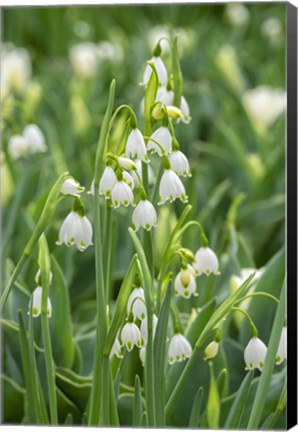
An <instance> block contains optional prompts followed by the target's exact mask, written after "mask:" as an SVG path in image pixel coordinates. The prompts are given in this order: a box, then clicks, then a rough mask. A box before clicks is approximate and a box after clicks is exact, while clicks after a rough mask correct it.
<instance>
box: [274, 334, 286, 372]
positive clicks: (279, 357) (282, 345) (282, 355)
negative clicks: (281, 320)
mask: <svg viewBox="0 0 298 432" xmlns="http://www.w3.org/2000/svg"><path fill="white" fill-rule="evenodd" d="M285 359H287V327H283V328H282V331H281V336H280V340H279V345H278V349H277V354H276V364H278V365H279V364H281V363H282V362H283V361H284V360H285Z"/></svg>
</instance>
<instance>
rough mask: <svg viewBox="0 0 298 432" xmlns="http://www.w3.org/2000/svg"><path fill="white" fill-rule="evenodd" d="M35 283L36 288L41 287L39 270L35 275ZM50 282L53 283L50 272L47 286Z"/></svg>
mask: <svg viewBox="0 0 298 432" xmlns="http://www.w3.org/2000/svg"><path fill="white" fill-rule="evenodd" d="M35 282H36V285H38V286H40V285H41V272H40V269H38V270H37V273H36V275H35ZM52 282H53V273H52V272H51V271H50V280H49V284H50V285H51V284H52Z"/></svg>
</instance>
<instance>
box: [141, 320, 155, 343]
mask: <svg viewBox="0 0 298 432" xmlns="http://www.w3.org/2000/svg"><path fill="white" fill-rule="evenodd" d="M157 322H158V318H157V316H156V315H155V314H153V315H152V338H153V339H154V336H155V332H156V327H157ZM140 330H141V335H142V338H143V340H144V343H145V345H146V343H147V340H148V318H147V316H146V317H145V318H144V319H143V321H142V322H141V327H140Z"/></svg>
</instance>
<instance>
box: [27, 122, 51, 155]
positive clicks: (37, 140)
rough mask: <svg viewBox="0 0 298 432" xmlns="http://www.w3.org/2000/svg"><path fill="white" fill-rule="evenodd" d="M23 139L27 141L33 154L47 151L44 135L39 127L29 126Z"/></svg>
mask: <svg viewBox="0 0 298 432" xmlns="http://www.w3.org/2000/svg"><path fill="white" fill-rule="evenodd" d="M23 137H24V138H25V139H26V140H27V142H28V146H29V149H30V152H31V153H39V152H45V151H46V150H47V146H46V142H45V137H44V134H43V133H42V131H41V130H40V129H39V127H38V126H37V125H35V124H29V125H27V126H26V127H25V129H24V130H23Z"/></svg>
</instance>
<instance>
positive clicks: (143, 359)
mask: <svg viewBox="0 0 298 432" xmlns="http://www.w3.org/2000/svg"><path fill="white" fill-rule="evenodd" d="M139 357H140V360H141V362H142V366H143V367H144V365H145V358H146V347H144V346H143V347H142V348H141V349H140V351H139Z"/></svg>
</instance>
